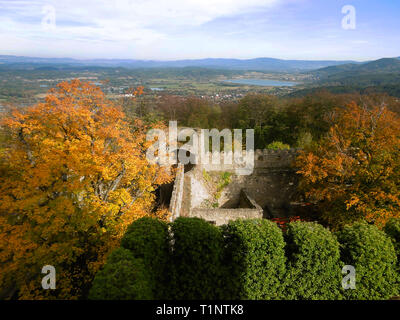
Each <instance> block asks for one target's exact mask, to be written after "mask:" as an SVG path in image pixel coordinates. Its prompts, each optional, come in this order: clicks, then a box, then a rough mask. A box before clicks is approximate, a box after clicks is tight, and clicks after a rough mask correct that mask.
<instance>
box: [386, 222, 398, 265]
mask: <svg viewBox="0 0 400 320" xmlns="http://www.w3.org/2000/svg"><path fill="white" fill-rule="evenodd" d="M384 231H385V232H386V234H387V235H388V236H389V237H390V238H391V239H392V241H393V244H394V248H395V250H396V253H397V260H398V262H399V261H400V218H392V219H390V220H389V221H388V222H387V223H386V226H385V228H384Z"/></svg>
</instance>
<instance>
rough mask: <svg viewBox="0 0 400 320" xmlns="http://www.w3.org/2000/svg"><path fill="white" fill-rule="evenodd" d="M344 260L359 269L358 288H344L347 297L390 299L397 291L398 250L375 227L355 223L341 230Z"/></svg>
mask: <svg viewBox="0 0 400 320" xmlns="http://www.w3.org/2000/svg"><path fill="white" fill-rule="evenodd" d="M337 235H338V239H339V242H340V244H341V259H342V261H343V262H344V263H345V264H346V265H352V266H354V267H355V270H356V289H354V290H352V289H348V290H344V297H345V298H346V299H356V300H379V299H388V298H390V297H393V296H395V295H396V294H398V293H397V286H396V282H397V277H398V274H397V272H396V263H397V257H396V252H395V249H394V246H393V243H392V242H391V240H390V239H389V238H388V237H387V236H386V234H385V233H384V232H383V231H381V230H379V229H378V228H377V227H376V226H373V225H368V224H366V223H355V224H353V225H351V226H346V227H344V229H343V230H342V231H340V232H338V234H337Z"/></svg>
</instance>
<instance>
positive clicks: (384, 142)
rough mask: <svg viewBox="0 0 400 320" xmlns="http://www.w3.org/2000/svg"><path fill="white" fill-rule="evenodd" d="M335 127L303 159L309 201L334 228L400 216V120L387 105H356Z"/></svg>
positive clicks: (341, 111)
mask: <svg viewBox="0 0 400 320" xmlns="http://www.w3.org/2000/svg"><path fill="white" fill-rule="evenodd" d="M331 122H332V126H331V127H330V130H329V132H328V134H327V135H326V136H325V137H324V138H322V139H321V140H320V141H319V144H318V146H316V147H314V148H313V150H311V151H304V152H302V153H301V155H300V156H299V157H298V159H297V166H298V168H299V171H298V173H299V174H300V175H301V183H300V187H301V188H302V189H303V190H304V191H305V194H306V196H307V198H308V199H310V200H311V201H312V202H314V203H315V204H317V206H318V207H319V209H320V211H321V212H322V215H323V219H324V220H325V221H326V222H328V223H329V224H330V225H331V226H333V227H334V228H338V227H340V226H342V225H343V224H346V223H351V222H354V221H358V220H366V221H368V222H370V223H374V224H376V225H378V226H383V225H384V223H385V222H386V221H387V220H388V218H390V217H400V118H399V117H398V116H397V115H396V114H394V113H393V112H391V111H389V110H388V109H387V108H386V106H385V104H383V103H382V104H381V105H378V106H375V107H370V108H369V107H367V106H365V105H363V106H360V105H357V104H356V103H351V104H349V105H348V106H347V107H345V108H338V109H336V110H335V111H334V112H333V113H332V114H331Z"/></svg>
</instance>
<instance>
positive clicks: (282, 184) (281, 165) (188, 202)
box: [171, 149, 299, 224]
mask: <svg viewBox="0 0 400 320" xmlns="http://www.w3.org/2000/svg"><path fill="white" fill-rule="evenodd" d="M297 152H298V151H297V150H295V149H291V150H256V151H255V152H254V170H253V172H252V173H251V174H250V175H237V174H235V173H236V169H237V167H238V165H236V164H234V163H233V164H224V157H225V154H224V153H221V155H220V156H221V158H222V161H221V162H220V163H219V164H212V163H209V164H206V165H204V164H199V165H197V166H195V167H194V168H192V169H191V170H190V171H189V172H186V173H184V177H183V178H182V176H180V177H179V178H177V179H176V181H175V184H176V185H177V186H176V187H174V193H175V194H176V195H175V196H173V198H172V199H171V211H172V210H173V211H172V213H173V217H174V219H175V218H176V217H178V216H180V215H181V216H187V217H192V216H198V217H202V218H205V219H206V220H208V221H213V222H215V223H216V224H220V223H222V222H223V221H229V220H234V219H237V218H248V217H264V218H276V217H286V216H291V215H292V214H293V209H292V205H291V203H292V202H296V201H298V199H299V194H298V192H297V183H298V181H297V175H296V173H295V169H294V168H293V161H294V159H295V157H296V155H297ZM207 156H209V157H211V155H210V154H208V155H207ZM210 162H211V161H210ZM203 170H205V171H206V172H209V173H213V172H232V173H233V175H232V177H231V183H230V184H229V185H228V186H227V187H226V188H224V190H223V191H222V193H221V196H220V199H219V208H217V209H213V208H204V207H202V206H201V203H202V202H203V201H204V200H207V199H211V198H212V194H210V193H208V190H207V188H206V183H205V181H204V179H203V174H202V171H203ZM242 190H244V191H245V193H246V195H247V199H251V200H252V201H253V202H254V203H253V206H254V204H256V205H257V206H258V208H259V209H257V210H256V211H255V209H254V208H253V209H250V210H249V208H243V201H244V200H243V198H242V197H241V194H242ZM178 201H181V205H179V204H178V203H177V202H178ZM241 207H242V208H241Z"/></svg>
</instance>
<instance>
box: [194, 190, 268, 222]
mask: <svg viewBox="0 0 400 320" xmlns="http://www.w3.org/2000/svg"><path fill="white" fill-rule="evenodd" d="M239 205H240V207H239V208H231V209H223V208H216V209H205V208H193V209H192V211H191V214H190V216H192V217H198V218H203V219H204V220H206V221H209V222H211V223H213V224H215V225H217V226H220V225H223V224H227V223H229V221H234V220H237V219H262V218H263V209H262V208H261V207H260V206H259V205H257V203H256V202H255V201H254V199H252V198H250V197H249V196H248V195H247V193H246V192H245V191H244V190H242V191H241V193H240V200H239Z"/></svg>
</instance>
